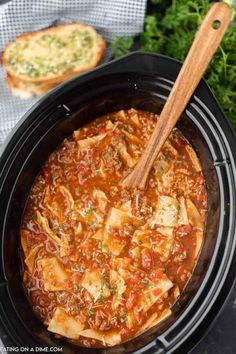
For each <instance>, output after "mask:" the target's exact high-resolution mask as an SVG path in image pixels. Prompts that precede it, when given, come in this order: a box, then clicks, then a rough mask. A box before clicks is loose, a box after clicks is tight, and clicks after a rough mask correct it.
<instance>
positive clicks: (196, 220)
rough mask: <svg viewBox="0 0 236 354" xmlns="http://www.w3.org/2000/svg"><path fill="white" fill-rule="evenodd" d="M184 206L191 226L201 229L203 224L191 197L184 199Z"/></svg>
mask: <svg viewBox="0 0 236 354" xmlns="http://www.w3.org/2000/svg"><path fill="white" fill-rule="evenodd" d="M186 207H187V212H188V218H189V223H190V224H191V225H192V226H193V227H196V229H198V230H200V231H203V227H204V225H203V222H202V217H201V214H200V213H199V211H198V210H197V208H196V206H195V205H194V203H193V202H192V201H191V199H186Z"/></svg>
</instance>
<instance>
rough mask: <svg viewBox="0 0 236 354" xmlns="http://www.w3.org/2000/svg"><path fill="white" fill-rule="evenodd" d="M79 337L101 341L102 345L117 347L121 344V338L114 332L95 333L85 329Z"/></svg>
mask: <svg viewBox="0 0 236 354" xmlns="http://www.w3.org/2000/svg"><path fill="white" fill-rule="evenodd" d="M80 335H81V336H83V337H86V338H92V339H96V340H99V341H101V342H102V343H103V344H104V345H109V346H113V345H117V344H119V343H120V342H121V336H120V334H119V333H118V332H115V331H106V332H102V331H95V330H94V329H85V330H83V331H81V332H80Z"/></svg>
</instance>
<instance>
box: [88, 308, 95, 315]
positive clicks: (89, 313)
mask: <svg viewBox="0 0 236 354" xmlns="http://www.w3.org/2000/svg"><path fill="white" fill-rule="evenodd" d="M86 312H87V315H88V316H92V315H93V314H94V311H93V309H87V311H86Z"/></svg>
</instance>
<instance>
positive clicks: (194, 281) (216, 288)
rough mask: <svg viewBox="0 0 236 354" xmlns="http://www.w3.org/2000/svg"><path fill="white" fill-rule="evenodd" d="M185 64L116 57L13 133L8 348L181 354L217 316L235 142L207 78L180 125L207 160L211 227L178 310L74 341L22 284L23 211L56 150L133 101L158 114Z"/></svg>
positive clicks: (5, 175) (7, 151) (0, 315)
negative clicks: (96, 338) (104, 340)
mask: <svg viewBox="0 0 236 354" xmlns="http://www.w3.org/2000/svg"><path fill="white" fill-rule="evenodd" d="M180 67H181V63H179V62H178V61H176V60H173V59H171V58H168V57H165V56H162V55H157V54H147V53H142V52H136V53H133V54H130V55H128V56H126V57H123V58H122V59H119V60H114V61H112V62H110V63H108V64H105V65H103V66H100V67H99V68H97V69H95V70H93V71H90V72H89V73H86V74H83V75H81V76H79V77H76V78H74V79H72V80H70V81H68V82H66V83H64V84H62V85H60V86H59V87H57V88H56V89H54V90H53V91H51V92H49V93H48V94H47V95H45V96H44V97H43V98H41V99H40V100H39V101H38V102H37V103H36V104H35V105H34V106H33V107H32V108H31V110H30V111H28V112H27V113H26V114H25V116H24V117H23V118H22V120H21V121H20V122H19V124H18V125H17V126H16V127H15V129H14V130H13V132H12V133H11V135H10V136H9V137H8V139H7V141H6V143H5V145H4V148H3V149H2V154H1V158H0V200H1V208H0V237H1V243H0V251H1V260H0V319H1V320H0V322H1V327H2V330H3V332H4V333H5V335H6V336H5V337H6V338H7V345H11V346H13V347H19V348H20V347H28V348H36V347H40V348H45V347H48V348H49V349H50V348H54V349H55V348H62V351H63V353H66V354H67V353H68V354H73V353H81V354H83V353H88V354H89V353H104V354H105V353H106V354H113V353H114V354H115V353H117V354H118V353H119V354H121V353H131V352H135V353H155V354H161V353H181V354H183V353H187V352H188V351H189V350H190V349H191V348H192V347H193V346H194V345H196V344H197V342H198V341H199V340H200V338H201V337H202V336H203V334H204V333H205V332H206V330H207V329H208V328H209V326H210V325H211V323H212V321H213V320H214V319H215V317H216V316H217V314H218V313H219V311H220V308H221V307H222V305H223V303H224V302H225V300H226V297H227V295H228V293H229V291H230V288H231V287H232V284H233V282H234V279H235V276H236V254H235V243H236V225H235V223H236V217H235V215H236V211H235V208H236V200H235V198H236V191H235V189H236V168H235V162H236V140H235V135H234V132H233V129H232V127H231V126H230V124H229V122H228V120H227V118H226V117H225V115H224V114H223V112H222V111H221V109H220V107H219V105H218V103H217V101H216V99H215V97H214V95H213V94H212V92H211V90H210V89H209V87H208V86H207V84H206V82H205V81H204V80H202V81H201V82H200V84H199V86H198V88H197V90H196V91H195V93H194V95H193V97H192V99H191V101H190V103H189V104H188V106H187V108H186V110H185V112H184V114H183V115H182V117H181V119H180V120H179V122H178V128H179V129H180V130H181V131H182V133H183V134H184V135H185V137H186V138H187V139H188V140H189V142H190V143H191V144H192V146H193V147H194V149H195V151H196V152H197V154H198V156H199V158H200V161H201V163H202V166H203V173H204V176H205V179H206V185H207V191H208V210H207V223H206V231H205V237H204V244H203V248H202V251H201V254H200V257H199V259H198V262H197V265H196V267H195V269H194V272H193V274H192V277H191V279H190V281H189V282H188V284H187V286H186V288H185V290H184V292H183V293H182V296H181V297H180V299H179V301H178V302H177V303H176V304H175V305H174V307H173V314H172V315H171V316H170V317H168V318H167V319H166V320H165V321H163V322H162V323H161V324H160V325H158V326H157V327H154V328H151V329H150V330H149V331H147V332H145V333H143V334H142V335H140V336H138V337H136V338H134V339H132V340H130V341H128V342H126V343H123V344H122V345H119V346H116V347H110V348H98V349H89V348H82V347H76V346H74V345H72V344H70V343H69V342H66V341H63V340H59V339H56V338H55V337H54V336H53V335H52V334H51V333H49V332H48V331H47V329H46V327H45V326H44V325H43V324H42V323H41V322H40V321H39V320H38V319H37V318H36V316H35V314H34V313H33V311H32V309H31V307H30V305H29V303H28V301H27V298H26V295H25V293H24V290H23V287H22V282H21V273H20V259H19V254H18V244H19V229H20V224H21V216H22V213H23V210H24V207H25V204H26V200H27V196H28V194H29V191H30V188H31V186H32V184H33V182H34V179H35V177H36V176H37V174H38V173H39V170H40V167H41V166H42V164H43V163H44V162H45V160H46V159H47V158H48V157H49V155H50V153H51V152H52V151H53V150H54V149H55V148H56V147H57V146H58V145H59V144H60V143H61V142H62V141H63V139H64V138H65V137H67V136H69V135H70V134H72V132H73V130H75V129H78V128H79V127H80V126H82V125H83V124H86V123H87V122H88V121H90V120H92V119H94V118H96V117H98V116H100V115H103V114H106V113H108V112H112V111H116V110H120V109H128V108H130V107H134V108H137V109H142V110H147V111H151V112H155V113H157V114H159V113H160V111H161V109H162V107H163V105H164V102H165V100H166V98H167V96H168V94H169V92H170V90H171V87H172V85H173V82H174V80H175V79H176V77H177V74H178V72H179V70H180ZM189 79H190V80H191V77H190V78H189ZM5 337H4V338H5ZM5 344H6V343H5ZM49 349H48V350H49ZM55 350H56V349H55Z"/></svg>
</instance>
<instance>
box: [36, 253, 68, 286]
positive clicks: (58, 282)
mask: <svg viewBox="0 0 236 354" xmlns="http://www.w3.org/2000/svg"><path fill="white" fill-rule="evenodd" d="M37 267H38V268H40V269H42V273H43V280H44V289H45V291H61V290H65V288H66V282H67V281H68V280H69V275H68V273H67V272H66V270H65V268H64V266H63V265H62V264H61V263H60V262H59V260H58V259H57V258H56V257H51V258H42V259H40V260H38V261H37Z"/></svg>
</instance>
